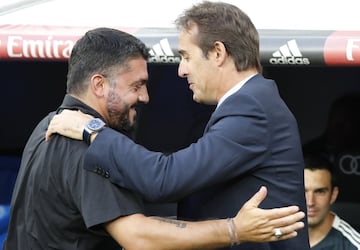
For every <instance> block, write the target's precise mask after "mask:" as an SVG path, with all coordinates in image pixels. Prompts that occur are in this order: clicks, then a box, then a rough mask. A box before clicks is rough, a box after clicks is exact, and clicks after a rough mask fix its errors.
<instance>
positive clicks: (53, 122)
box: [45, 115, 58, 141]
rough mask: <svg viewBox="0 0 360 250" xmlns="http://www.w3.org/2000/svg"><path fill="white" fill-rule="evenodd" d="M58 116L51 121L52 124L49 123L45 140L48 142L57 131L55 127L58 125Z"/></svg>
mask: <svg viewBox="0 0 360 250" xmlns="http://www.w3.org/2000/svg"><path fill="white" fill-rule="evenodd" d="M57 116H58V115H54V116H53V118H52V119H51V121H50V123H49V126H48V128H47V130H46V133H45V140H46V141H49V140H50V137H51V135H52V134H53V133H54V132H55V129H54V127H55V126H56V123H57V119H58V117H57Z"/></svg>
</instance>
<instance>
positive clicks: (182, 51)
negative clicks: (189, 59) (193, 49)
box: [178, 49, 186, 56]
mask: <svg viewBox="0 0 360 250" xmlns="http://www.w3.org/2000/svg"><path fill="white" fill-rule="evenodd" d="M178 52H179V54H180V55H182V56H183V55H184V54H186V51H185V50H183V49H179V50H178Z"/></svg>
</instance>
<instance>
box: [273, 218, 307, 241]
mask: <svg viewBox="0 0 360 250" xmlns="http://www.w3.org/2000/svg"><path fill="white" fill-rule="evenodd" d="M302 228H304V223H303V222H296V223H293V224H291V225H289V226H285V227H278V228H274V230H273V231H272V233H271V236H270V240H271V241H279V240H287V239H291V238H294V237H296V236H297V231H298V230H300V229H302ZM276 230H279V232H280V235H276Z"/></svg>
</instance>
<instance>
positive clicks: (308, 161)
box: [304, 153, 338, 188]
mask: <svg viewBox="0 0 360 250" xmlns="http://www.w3.org/2000/svg"><path fill="white" fill-rule="evenodd" d="M304 163H305V169H309V170H311V171H314V170H327V171H328V172H329V173H330V175H331V188H333V187H335V186H338V184H337V178H336V174H335V172H334V165H333V164H332V163H331V162H330V161H329V160H327V159H326V158H324V157H323V156H321V155H318V154H315V153H305V154H304Z"/></svg>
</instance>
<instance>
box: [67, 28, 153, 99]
mask: <svg viewBox="0 0 360 250" xmlns="http://www.w3.org/2000/svg"><path fill="white" fill-rule="evenodd" d="M148 57H149V51H148V49H147V48H146V46H145V44H144V43H143V42H142V41H140V40H139V39H138V38H136V37H134V36H132V35H130V34H128V33H126V32H123V31H120V30H117V29H112V28H96V29H93V30H89V31H88V32H86V33H85V35H84V36H83V37H81V38H80V39H79V40H78V41H77V42H76V43H75V46H74V47H73V49H72V51H71V55H70V58H69V61H68V74H67V93H72V94H77V95H80V94H81V93H82V92H83V91H84V90H85V89H86V87H87V79H89V78H90V77H91V76H92V74H94V73H98V74H104V75H106V74H110V73H111V70H113V69H114V67H126V65H127V62H128V61H129V60H130V59H134V58H144V59H145V60H147V59H148Z"/></svg>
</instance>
